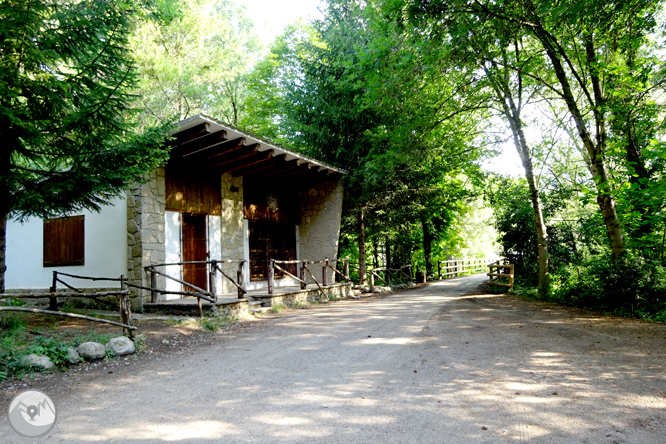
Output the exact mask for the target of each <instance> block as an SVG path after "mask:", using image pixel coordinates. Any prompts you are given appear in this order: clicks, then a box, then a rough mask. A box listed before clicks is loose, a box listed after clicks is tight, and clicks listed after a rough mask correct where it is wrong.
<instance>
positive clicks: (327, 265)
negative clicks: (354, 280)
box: [268, 258, 350, 296]
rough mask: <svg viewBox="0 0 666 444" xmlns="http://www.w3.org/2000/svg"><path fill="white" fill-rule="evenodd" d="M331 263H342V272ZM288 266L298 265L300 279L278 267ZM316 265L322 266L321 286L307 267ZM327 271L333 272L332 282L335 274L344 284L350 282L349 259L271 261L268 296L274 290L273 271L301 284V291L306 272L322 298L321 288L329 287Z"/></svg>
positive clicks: (322, 291)
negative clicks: (279, 272)
mask: <svg viewBox="0 0 666 444" xmlns="http://www.w3.org/2000/svg"><path fill="white" fill-rule="evenodd" d="M331 262H335V263H336V265H337V263H338V262H342V271H340V270H338V269H337V268H335V267H334V266H333V265H331ZM290 264H295V265H297V266H298V265H300V277H298V276H295V275H293V274H291V273H290V272H289V271H287V270H286V269H284V268H283V267H281V266H280V265H290ZM317 264H322V267H321V284H320V283H319V281H317V278H315V276H314V274H313V273H312V271H311V270H310V268H309V267H308V265H317ZM328 269H331V270H333V276H334V278H333V279H334V280H335V274H336V273H337V274H338V275H340V277H341V278H342V279H344V281H345V282H350V279H349V258H344V259H329V258H326V259H324V260H321V261H306V260H292V261H281V260H276V259H271V260H270V261H269V265H268V294H273V291H274V289H275V270H278V271H281V272H282V273H284V274H286V275H287V276H289V277H291V278H292V279H295V280H296V281H298V282H299V283H300V284H301V289H302V290H304V289H305V288H307V281H306V275H305V273H306V272H307V273H308V275H309V276H310V279H312V281H313V282H314V283H315V284H316V285H317V287H318V288H319V291H320V292H321V294H322V296H324V289H323V288H322V287H326V286H327V285H329V283H328V282H327V279H326V271H327V270H328Z"/></svg>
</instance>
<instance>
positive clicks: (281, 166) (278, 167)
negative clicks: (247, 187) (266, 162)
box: [243, 159, 298, 178]
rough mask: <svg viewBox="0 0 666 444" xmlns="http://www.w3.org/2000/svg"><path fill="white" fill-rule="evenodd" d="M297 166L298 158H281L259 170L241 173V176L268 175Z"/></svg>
mask: <svg viewBox="0 0 666 444" xmlns="http://www.w3.org/2000/svg"><path fill="white" fill-rule="evenodd" d="M297 167H298V159H292V160H286V159H285V160H283V161H281V162H278V163H275V164H273V165H270V166H269V168H266V169H262V170H261V171H254V172H250V173H246V174H243V177H246V178H255V177H270V176H272V175H274V174H277V173H280V172H282V171H284V170H289V169H292V168H297Z"/></svg>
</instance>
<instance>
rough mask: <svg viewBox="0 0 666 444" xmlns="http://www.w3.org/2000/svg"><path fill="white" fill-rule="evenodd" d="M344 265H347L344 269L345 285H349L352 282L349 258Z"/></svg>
mask: <svg viewBox="0 0 666 444" xmlns="http://www.w3.org/2000/svg"><path fill="white" fill-rule="evenodd" d="M344 264H345V268H344V270H343V272H344V274H345V283H346V284H348V283H349V281H350V280H351V279H350V278H349V258H348V257H346V258H345V262H344Z"/></svg>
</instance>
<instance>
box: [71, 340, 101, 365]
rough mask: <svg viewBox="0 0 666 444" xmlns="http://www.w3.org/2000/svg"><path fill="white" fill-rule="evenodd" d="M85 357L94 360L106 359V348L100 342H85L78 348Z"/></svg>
mask: <svg viewBox="0 0 666 444" xmlns="http://www.w3.org/2000/svg"><path fill="white" fill-rule="evenodd" d="M76 351H77V352H79V355H80V356H81V357H82V358H83V359H87V360H89V361H93V360H95V359H104V358H105V357H106V348H104V344H100V343H99V342H84V343H83V344H81V345H79V347H78V348H77V349H76Z"/></svg>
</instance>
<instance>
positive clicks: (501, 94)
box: [486, 63, 550, 299]
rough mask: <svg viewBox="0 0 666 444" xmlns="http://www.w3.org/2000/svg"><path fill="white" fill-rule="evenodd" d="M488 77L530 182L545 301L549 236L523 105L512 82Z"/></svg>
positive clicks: (540, 289)
mask: <svg viewBox="0 0 666 444" xmlns="http://www.w3.org/2000/svg"><path fill="white" fill-rule="evenodd" d="M505 65H506V63H505ZM505 72H506V71H505ZM486 75H487V76H488V78H489V79H490V80H491V82H492V83H493V87H494V89H495V94H496V95H497V98H498V99H499V100H500V102H501V103H502V112H503V114H504V117H505V118H506V119H507V120H508V121H509V126H510V127H511V133H512V135H513V143H514V145H515V147H516V150H517V151H518V155H519V156H520V160H521V162H522V164H523V169H524V170H525V178H526V179H527V185H528V187H529V190H530V201H531V203H532V212H533V213H534V227H535V229H536V233H537V251H538V254H539V259H538V261H539V281H538V284H537V297H538V298H540V299H543V298H545V297H546V295H547V294H548V290H549V287H550V274H549V255H548V232H547V230H546V222H545V221H544V218H543V211H542V209H541V199H540V197H539V186H538V184H537V181H536V178H535V177H534V168H533V165H532V155H531V153H530V149H529V145H528V143H527V139H526V138H525V132H524V131H523V124H522V121H521V119H520V113H521V109H520V105H518V106H517V105H516V103H515V101H514V100H513V95H512V92H511V90H510V87H509V82H508V81H507V79H506V77H505V76H501V75H498V76H495V75H493V74H492V73H491V72H489V71H488V70H486ZM518 76H520V72H518ZM519 94H520V92H519Z"/></svg>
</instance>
